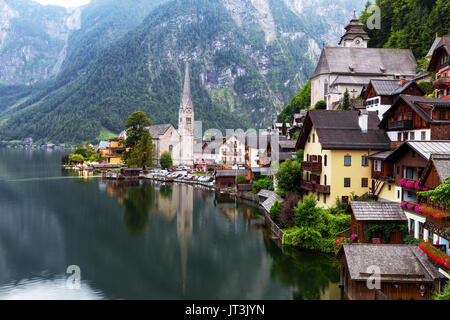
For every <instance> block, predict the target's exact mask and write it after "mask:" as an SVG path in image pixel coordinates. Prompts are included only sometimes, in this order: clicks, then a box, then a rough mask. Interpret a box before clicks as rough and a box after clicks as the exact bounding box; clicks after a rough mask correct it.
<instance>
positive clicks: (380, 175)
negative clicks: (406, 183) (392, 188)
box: [372, 171, 394, 182]
mask: <svg viewBox="0 0 450 320" xmlns="http://www.w3.org/2000/svg"><path fill="white" fill-rule="evenodd" d="M372 179H375V180H380V181H384V182H393V181H394V176H393V175H388V174H386V173H385V172H383V171H381V172H379V171H372Z"/></svg>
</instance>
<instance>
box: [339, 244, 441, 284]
mask: <svg viewBox="0 0 450 320" xmlns="http://www.w3.org/2000/svg"><path fill="white" fill-rule="evenodd" d="M343 254H345V258H346V261H347V266H348V271H349V274H350V279H351V280H356V281H366V280H367V279H369V277H371V276H372V273H371V271H370V267H371V266H377V267H379V268H380V271H381V275H380V276H381V281H382V282H394V281H395V282H425V283H431V282H433V281H434V280H435V279H440V278H443V276H441V275H440V273H439V269H438V267H436V266H435V265H434V264H433V263H432V261H431V260H430V259H429V258H428V256H427V255H426V254H425V253H424V252H423V251H422V250H420V248H419V247H418V246H416V245H398V244H385V245H378V244H344V245H342V247H341V249H340V250H339V253H338V255H339V256H342V255H343Z"/></svg>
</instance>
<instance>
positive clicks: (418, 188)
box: [414, 181, 421, 191]
mask: <svg viewBox="0 0 450 320" xmlns="http://www.w3.org/2000/svg"><path fill="white" fill-rule="evenodd" d="M414 189H416V190H418V191H419V190H420V189H421V188H420V186H419V182H418V181H416V183H414Z"/></svg>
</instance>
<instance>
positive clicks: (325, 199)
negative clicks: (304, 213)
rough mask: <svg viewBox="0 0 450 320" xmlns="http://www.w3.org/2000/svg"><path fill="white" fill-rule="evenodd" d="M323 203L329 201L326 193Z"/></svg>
mask: <svg viewBox="0 0 450 320" xmlns="http://www.w3.org/2000/svg"><path fill="white" fill-rule="evenodd" d="M323 203H327V195H326V194H324V195H323Z"/></svg>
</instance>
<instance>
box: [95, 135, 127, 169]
mask: <svg viewBox="0 0 450 320" xmlns="http://www.w3.org/2000/svg"><path fill="white" fill-rule="evenodd" d="M125 151H126V148H125V145H124V141H123V139H121V138H120V137H118V138H112V139H109V141H101V142H100V144H99V146H98V151H97V152H98V153H99V154H100V156H101V157H103V158H105V162H106V163H107V164H120V163H123V159H122V155H123V153H124V152H125Z"/></svg>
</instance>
